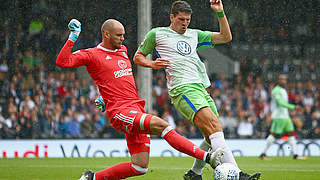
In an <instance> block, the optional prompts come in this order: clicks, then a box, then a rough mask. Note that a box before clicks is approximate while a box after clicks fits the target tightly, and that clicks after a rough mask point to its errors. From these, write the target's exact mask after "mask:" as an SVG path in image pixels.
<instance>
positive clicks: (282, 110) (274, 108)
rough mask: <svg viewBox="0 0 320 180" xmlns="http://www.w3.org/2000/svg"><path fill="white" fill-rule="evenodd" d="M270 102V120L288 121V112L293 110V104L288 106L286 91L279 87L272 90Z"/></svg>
mask: <svg viewBox="0 0 320 180" xmlns="http://www.w3.org/2000/svg"><path fill="white" fill-rule="evenodd" d="M271 97H272V100H271V112H272V114H271V118H272V119H288V118H290V116H289V110H288V109H294V105H293V104H289V103H288V102H289V98H288V93H287V91H286V90H285V89H284V88H282V87H281V86H276V87H274V88H273V89H272V95H271Z"/></svg>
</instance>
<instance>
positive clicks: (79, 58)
mask: <svg viewBox="0 0 320 180" xmlns="http://www.w3.org/2000/svg"><path fill="white" fill-rule="evenodd" d="M68 28H69V31H70V35H69V38H68V40H67V42H66V43H65V44H64V46H63V48H62V49H61V51H60V53H59V55H58V57H57V60H56V64H57V65H58V66H60V67H78V66H82V65H85V60H86V59H89V58H88V54H87V53H86V52H79V51H77V52H76V53H73V54H71V50H72V48H73V45H74V43H75V42H76V41H77V39H78V37H79V34H80V32H81V23H80V22H79V21H78V20H76V19H72V20H71V21H70V22H69V24H68Z"/></svg>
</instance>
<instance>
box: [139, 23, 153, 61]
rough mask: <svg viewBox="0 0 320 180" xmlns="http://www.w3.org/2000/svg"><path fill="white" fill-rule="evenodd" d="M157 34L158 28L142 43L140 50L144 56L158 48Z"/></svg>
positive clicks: (148, 34) (150, 32)
mask: <svg viewBox="0 0 320 180" xmlns="http://www.w3.org/2000/svg"><path fill="white" fill-rule="evenodd" d="M156 32H157V28H155V29H152V30H151V31H149V32H148V33H147V35H146V37H145V38H144V40H143V41H142V43H141V44H140V46H139V47H138V50H139V51H140V52H141V53H142V54H144V55H148V54H151V53H152V51H153V49H154V48H155V47H156Z"/></svg>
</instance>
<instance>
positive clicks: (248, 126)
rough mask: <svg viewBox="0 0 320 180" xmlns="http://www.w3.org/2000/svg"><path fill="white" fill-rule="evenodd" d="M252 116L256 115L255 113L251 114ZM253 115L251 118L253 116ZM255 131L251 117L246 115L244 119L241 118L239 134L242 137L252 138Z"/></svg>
mask: <svg viewBox="0 0 320 180" xmlns="http://www.w3.org/2000/svg"><path fill="white" fill-rule="evenodd" d="M251 116H252V117H255V116H254V115H251ZM252 117H251V118H252ZM253 132H254V128H253V124H252V123H251V122H249V118H248V117H247V116H246V117H245V118H244V119H241V121H240V123H239V126H238V129H237V134H238V136H239V137H240V138H251V137H252V135H253Z"/></svg>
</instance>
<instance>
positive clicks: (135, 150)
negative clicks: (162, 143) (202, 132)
mask: <svg viewBox="0 0 320 180" xmlns="http://www.w3.org/2000/svg"><path fill="white" fill-rule="evenodd" d="M68 28H69V30H70V35H69V38H68V40H67V42H66V43H65V44H64V46H63V48H62V49H61V51H60V53H59V55H58V57H57V60H56V64H57V65H58V66H60V67H64V68H72V67H79V66H86V69H87V71H88V73H89V75H90V76H91V78H92V79H93V81H94V82H95V84H96V85H97V86H98V89H99V92H100V95H101V97H99V98H98V99H97V100H96V103H97V107H98V106H100V110H102V111H104V110H105V111H106V113H107V115H108V117H109V118H110V120H111V125H112V126H113V127H114V128H115V129H116V130H118V131H120V132H123V133H125V135H126V141H127V146H128V149H129V153H130V155H131V162H124V163H119V164H117V165H114V166H112V167H109V168H107V169H104V170H101V171H98V172H95V173H94V172H92V171H91V170H86V171H85V172H84V173H83V174H82V176H81V178H80V180H105V179H108V180H111V179H112V180H113V179H124V178H127V177H132V176H138V175H143V174H145V173H147V171H148V163H149V151H150V134H154V135H160V136H161V137H162V138H164V139H165V140H166V141H167V142H168V143H169V144H170V145H171V146H172V147H173V148H175V149H176V150H178V151H180V152H183V153H185V154H188V155H190V156H192V157H195V158H197V159H200V160H203V161H205V162H207V163H209V164H210V165H211V166H212V167H213V168H215V167H216V166H218V165H219V164H221V158H222V156H223V151H224V150H223V149H221V148H220V149H217V150H216V151H215V152H212V151H209V152H206V151H203V150H201V149H200V148H199V147H197V146H196V145H194V144H193V143H192V142H190V141H189V140H188V139H187V138H185V137H183V136H180V135H179V134H178V133H177V132H176V131H175V130H174V129H173V128H172V127H170V126H169V124H168V123H167V122H166V121H165V120H163V119H161V118H159V117H156V116H153V115H150V114H147V113H146V112H145V110H144V105H145V101H144V100H142V99H140V98H139V96H138V92H137V89H136V85H135V81H134V77H133V75H132V65H131V61H130V60H129V58H128V55H127V48H126V47H125V46H124V45H122V42H123V40H124V35H125V30H124V27H123V25H122V24H121V23H120V22H119V21H117V20H114V19H108V20H106V21H105V22H104V23H103V24H102V26H101V33H102V42H101V43H100V44H99V45H98V46H96V47H94V48H90V49H86V50H80V51H76V52H74V53H71V50H72V48H73V45H74V43H75V41H76V40H77V38H78V37H79V34H80V32H81V23H80V22H79V21H78V20H76V19H72V20H71V21H70V23H69V25H68ZM106 145H108V144H106Z"/></svg>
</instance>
